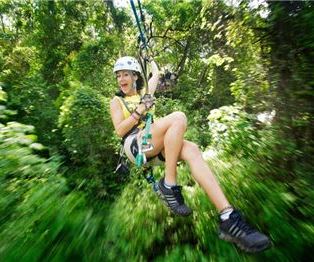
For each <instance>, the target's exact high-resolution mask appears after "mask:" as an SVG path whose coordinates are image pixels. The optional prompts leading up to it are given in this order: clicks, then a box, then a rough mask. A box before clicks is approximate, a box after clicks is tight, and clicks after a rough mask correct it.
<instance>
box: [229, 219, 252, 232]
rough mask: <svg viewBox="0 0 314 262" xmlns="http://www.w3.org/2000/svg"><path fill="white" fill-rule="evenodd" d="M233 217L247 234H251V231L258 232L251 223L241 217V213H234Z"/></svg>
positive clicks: (237, 225)
mask: <svg viewBox="0 0 314 262" xmlns="http://www.w3.org/2000/svg"><path fill="white" fill-rule="evenodd" d="M231 219H232V220H234V222H235V224H236V227H238V228H240V229H241V230H243V231H244V232H245V233H246V234H251V233H254V232H256V230H255V229H254V228H252V227H251V226H250V225H249V224H247V223H246V222H245V220H244V219H243V218H242V217H241V215H240V214H235V215H233V216H232V218H231Z"/></svg>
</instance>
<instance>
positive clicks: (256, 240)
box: [219, 210, 270, 253]
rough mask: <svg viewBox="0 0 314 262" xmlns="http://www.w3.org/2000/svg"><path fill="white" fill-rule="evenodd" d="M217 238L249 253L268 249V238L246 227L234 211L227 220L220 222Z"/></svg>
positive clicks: (248, 226) (238, 214)
mask: <svg viewBox="0 0 314 262" xmlns="http://www.w3.org/2000/svg"><path fill="white" fill-rule="evenodd" d="M219 237H220V238H221V239H223V240H226V241H229V242H232V243H235V244H236V245H237V246H238V247H239V248H241V249H242V250H245V251H247V252H251V253H254V252H260V251H263V250H265V249H267V248H268V247H270V240H269V238H268V237H267V236H265V235H264V234H262V233H260V232H258V231H257V230H255V229H253V228H252V227H251V226H250V225H248V224H247V223H246V222H245V221H244V219H243V218H242V217H241V215H240V213H239V212H238V211H236V210H234V211H232V213H231V214H230V217H229V218H228V219H227V220H225V221H221V220H220V225H219Z"/></svg>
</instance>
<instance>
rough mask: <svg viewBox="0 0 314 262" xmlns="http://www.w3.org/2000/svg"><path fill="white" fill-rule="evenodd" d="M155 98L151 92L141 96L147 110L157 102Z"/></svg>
mask: <svg viewBox="0 0 314 262" xmlns="http://www.w3.org/2000/svg"><path fill="white" fill-rule="evenodd" d="M155 100H156V98H155V97H154V96H152V95H151V94H145V95H144V96H143V97H142V98H141V104H144V105H145V111H148V110H149V109H151V108H152V107H153V105H154V104H155Z"/></svg>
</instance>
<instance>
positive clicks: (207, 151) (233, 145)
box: [0, 0, 314, 261]
mask: <svg viewBox="0 0 314 262" xmlns="http://www.w3.org/2000/svg"><path fill="white" fill-rule="evenodd" d="M141 3H142V7H143V12H144V15H145V19H146V23H147V25H149V26H150V28H151V36H152V39H151V42H150V44H151V50H152V53H153V56H154V59H155V60H156V62H157V63H158V65H159V66H160V69H161V70H162V71H163V72H167V70H168V71H170V72H174V73H176V75H177V76H178V78H177V83H176V85H175V86H170V87H168V88H165V89H164V90H160V91H159V92H158V93H157V94H156V96H157V105H156V112H157V115H158V116H163V115H165V114H167V113H170V112H172V111H175V110H180V111H183V112H185V113H186V115H187V117H188V121H189V127H188V131H187V133H186V138H187V139H189V140H192V141H194V142H196V143H198V144H199V145H200V147H201V148H202V150H203V152H204V158H205V159H206V160H207V161H208V164H209V165H210V167H211V169H212V170H213V171H214V172H215V174H216V176H217V179H218V180H219V182H220V184H221V185H222V187H223V189H224V191H225V193H226V195H227V196H228V198H229V199H230V201H231V202H232V203H233V204H234V205H235V206H236V207H237V208H239V209H240V210H241V211H242V212H243V213H244V214H245V216H246V217H247V219H248V220H249V221H250V223H251V224H253V225H254V226H256V227H257V228H258V229H259V230H261V231H263V232H265V233H266V234H268V235H269V236H270V237H271V240H272V243H273V247H272V248H271V249H269V250H267V251H265V252H263V253H261V254H255V255H248V254H246V253H244V252H241V251H239V250H238V249H237V248H236V247H235V246H233V245H231V244H229V243H225V242H223V241H222V240H220V239H219V238H218V236H217V212H216V210H215V209H214V206H213V205H212V204H211V203H210V202H209V201H208V199H207V197H206V195H205V193H204V192H203V191H202V190H201V188H200V187H199V186H198V185H197V184H196V183H195V182H194V180H193V179H192V178H191V176H190V172H189V168H188V167H187V166H186V165H185V164H184V163H181V164H180V165H179V166H178V170H179V171H178V172H179V182H180V184H182V185H183V186H184V187H183V192H184V196H185V199H186V201H187V203H188V204H189V205H190V206H191V208H192V209H193V210H194V213H193V216H191V217H189V218H185V219H184V218H178V217H175V216H173V215H171V214H170V213H169V211H168V210H167V209H166V208H165V207H164V205H163V204H162V203H161V202H160V201H159V200H158V199H157V197H156V195H155V194H154V192H153V190H152V189H151V186H150V185H149V184H148V183H147V182H146V181H145V179H143V177H142V176H141V174H140V170H138V169H136V168H133V169H132V172H131V174H130V176H128V177H121V176H119V175H117V174H115V173H114V172H113V171H114V170H115V168H116V164H117V160H118V151H119V146H120V141H119V138H118V137H117V136H116V135H115V133H114V130H113V125H112V123H111V120H110V112H109V102H110V99H111V98H112V97H113V96H114V94H115V92H116V90H117V85H116V80H115V76H114V74H113V73H112V67H113V64H114V62H115V60H116V59H117V58H118V57H120V56H123V55H131V56H137V55H138V35H139V32H138V28H137V27H136V24H135V19H134V16H133V14H132V12H131V8H130V5H129V3H128V1H126V2H123V1H100V0H95V1H73V0H72V1H70V0H63V1H46V0H45V1H44V0H42V1H33V0H24V1H17V0H0V47H1V48H0V85H1V88H0V120H1V123H0V195H1V196H0V260H1V261H74V260H75V261H309V260H310V257H311V256H310V251H311V250H313V243H314V224H313V215H314V210H313V200H314V197H313V194H314V192H313V183H314V182H313V171H314V170H313V163H314V162H313V155H314V150H313V139H312V138H313V136H314V125H313V95H314V93H313V86H314V2H312V1H257V0H254V1H253V0H252V1H249V0H245V1H232V0H221V1H218V0H216V1H214V0H207V1H205V0H204V1H200V0H191V1H188V0H176V1H175V0H173V1H170V0H156V1H155V0H154V1H152V0H151V1H148V0H146V1H145V0H142V1H141ZM162 175H163V168H162V167H158V168H156V169H155V176H156V178H157V179H158V178H160V177H161V176H162Z"/></svg>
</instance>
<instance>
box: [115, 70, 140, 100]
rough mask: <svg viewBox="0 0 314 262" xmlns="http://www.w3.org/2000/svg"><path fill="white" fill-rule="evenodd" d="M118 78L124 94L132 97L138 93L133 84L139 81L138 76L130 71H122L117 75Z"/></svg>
mask: <svg viewBox="0 0 314 262" xmlns="http://www.w3.org/2000/svg"><path fill="white" fill-rule="evenodd" d="M116 77H117V81H118V85H119V87H120V89H121V90H122V92H123V93H124V94H126V95H131V94H134V93H136V88H134V87H133V83H134V82H135V81H136V80H137V75H134V74H133V73H132V72H131V71H129V70H121V71H118V72H117V73H116Z"/></svg>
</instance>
